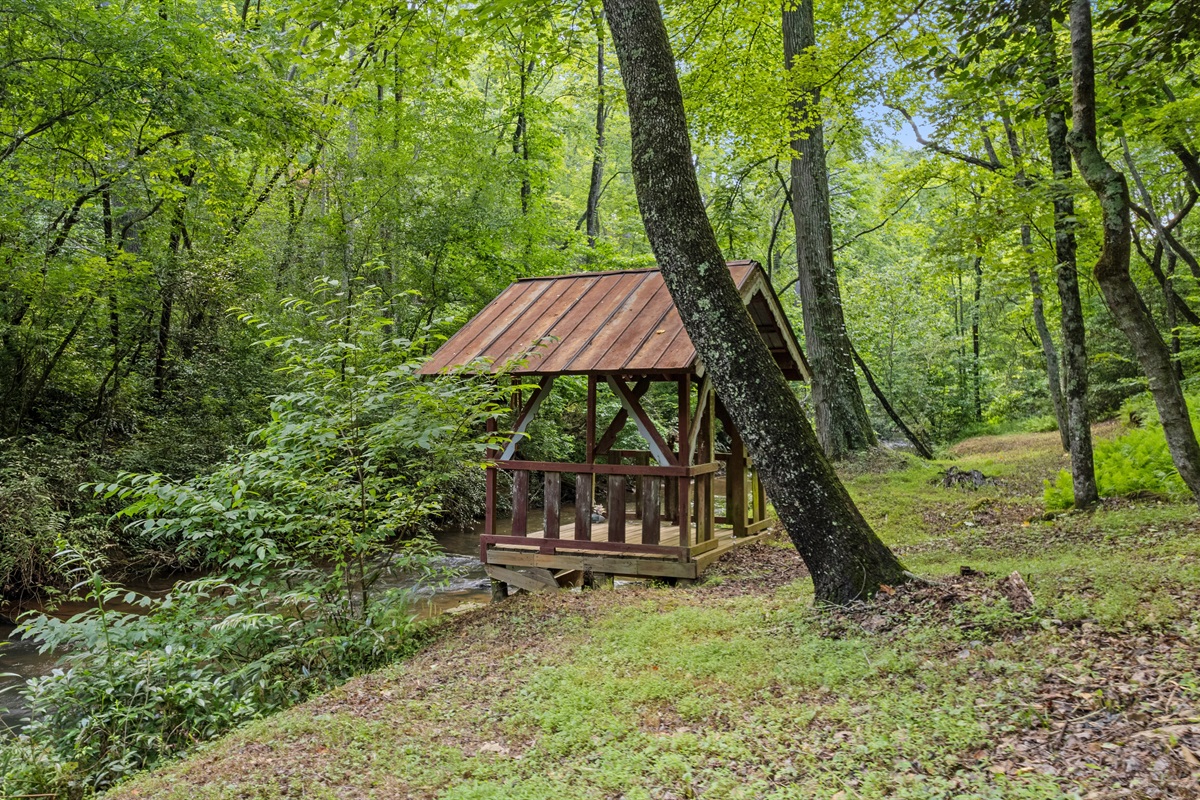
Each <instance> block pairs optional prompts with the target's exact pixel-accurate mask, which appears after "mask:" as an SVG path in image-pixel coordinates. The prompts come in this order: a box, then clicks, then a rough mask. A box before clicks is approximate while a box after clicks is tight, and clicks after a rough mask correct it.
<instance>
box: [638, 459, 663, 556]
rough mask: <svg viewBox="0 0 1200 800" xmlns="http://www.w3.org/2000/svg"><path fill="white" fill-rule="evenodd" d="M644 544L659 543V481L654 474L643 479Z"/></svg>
mask: <svg viewBox="0 0 1200 800" xmlns="http://www.w3.org/2000/svg"><path fill="white" fill-rule="evenodd" d="M641 486H642V491H641V498H640V499H641V504H640V506H641V511H642V544H658V541H659V530H660V528H659V524H660V523H659V514H658V510H659V497H660V495H659V489H658V487H659V482H658V478H655V477H654V476H653V475H647V476H645V477H643V478H642V480H641Z"/></svg>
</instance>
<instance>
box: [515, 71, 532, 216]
mask: <svg viewBox="0 0 1200 800" xmlns="http://www.w3.org/2000/svg"><path fill="white" fill-rule="evenodd" d="M517 68H518V71H519V72H520V75H521V89H520V91H521V95H520V99H519V101H518V105H517V126H516V128H515V129H514V130H513V140H512V151H513V155H515V156H520V157H521V213H522V214H528V213H529V196H530V195H531V194H533V186H532V185H531V184H530V182H529V130H528V128H529V121H528V120H527V119H526V117H525V98H526V95H527V94H528V78H529V72H532V71H533V59H532V58H531V59H530V60H529V67H528V70H529V72H527V71H526V67H525V56H524V54H523V53H522V56H521V59H520V61H519V62H518V64H517Z"/></svg>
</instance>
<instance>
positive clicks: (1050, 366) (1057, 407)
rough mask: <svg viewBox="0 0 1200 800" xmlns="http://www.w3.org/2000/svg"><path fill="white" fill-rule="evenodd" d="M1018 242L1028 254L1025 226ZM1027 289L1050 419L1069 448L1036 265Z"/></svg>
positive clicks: (1055, 358) (1055, 355) (1067, 449)
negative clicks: (1051, 410)
mask: <svg viewBox="0 0 1200 800" xmlns="http://www.w3.org/2000/svg"><path fill="white" fill-rule="evenodd" d="M1021 244H1022V245H1023V246H1024V248H1025V252H1026V253H1029V254H1030V255H1031V256H1032V251H1033V240H1032V238H1031V236H1030V231H1029V226H1028V225H1022V226H1021ZM1029 290H1030V292H1031V293H1032V295H1033V325H1034V327H1035V328H1037V333H1038V340H1039V341H1040V342H1041V343H1042V357H1043V358H1044V359H1045V360H1046V383H1047V384H1048V385H1049V387H1050V402H1051V403H1052V404H1053V405H1054V420H1055V423H1056V424H1057V425H1058V437H1059V440H1060V441H1061V442H1062V449H1063V452H1067V453H1069V452H1070V451H1071V426H1070V423H1069V422H1068V420H1067V405H1066V401H1065V400H1064V399H1063V393H1062V375H1061V374H1060V372H1059V368H1058V351H1057V350H1056V349H1055V347H1054V338H1053V337H1052V336H1051V335H1050V326H1049V325H1047V324H1046V301H1045V298H1044V297H1043V295H1042V279H1041V277H1040V276H1039V275H1038V271H1037V267H1036V266H1031V267H1030V268H1029Z"/></svg>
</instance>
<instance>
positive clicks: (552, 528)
mask: <svg viewBox="0 0 1200 800" xmlns="http://www.w3.org/2000/svg"><path fill="white" fill-rule="evenodd" d="M544 496H545V503H544V505H545V514H544V515H543V523H542V531H543V532H544V533H545V534H546V538H547V539H557V538H558V533H559V513H560V512H561V511H562V473H560V472H547V473H546V488H545V495H544Z"/></svg>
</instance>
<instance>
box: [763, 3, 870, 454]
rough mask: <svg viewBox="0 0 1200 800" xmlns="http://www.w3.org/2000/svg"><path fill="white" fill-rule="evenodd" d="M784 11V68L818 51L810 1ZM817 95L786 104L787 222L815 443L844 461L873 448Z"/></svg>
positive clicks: (807, 93)
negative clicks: (843, 286) (842, 279)
mask: <svg viewBox="0 0 1200 800" xmlns="http://www.w3.org/2000/svg"><path fill="white" fill-rule="evenodd" d="M790 5H791V4H790V3H785V4H784V10H783V59H784V68H785V69H787V70H789V71H790V70H791V69H792V65H793V64H794V63H795V60H796V57H797V56H798V55H801V54H803V52H804V51H805V50H806V49H807V48H810V47H812V46H814V45H815V44H816V33H815V31H814V26H813V0H801V1H800V2H799V3H798V4H797V5H796V6H795V8H791V7H790ZM820 99H821V98H820V91H819V90H818V89H808V90H805V91H803V92H801V93H800V94H798V95H796V96H795V98H794V99H793V100H792V105H791V116H792V120H791V124H792V125H793V128H794V133H793V135H794V136H795V139H794V140H793V141H792V150H793V151H794V152H795V154H796V155H795V156H794V157H793V158H792V216H793V218H794V219H795V222H796V260H797V269H798V271H799V276H798V280H797V292H798V293H799V295H800V307H801V311H802V312H803V315H804V346H805V349H806V350H807V353H808V361H809V364H810V365H811V366H812V373H813V379H812V399H813V409H814V412H815V415H816V422H817V438H818V439H819V440H820V442H821V447H822V448H823V449H824V450H825V454H826V455H827V456H829V457H830V458H833V459H838V458H842V457H843V456H846V455H848V454H849V453H852V452H854V451H856V450H865V449H867V448H869V447H874V446H875V445H876V444H877V441H876V439H875V432H874V431H873V430H872V429H871V420H870V418H869V417H868V416H867V407H866V405H865V404H864V403H863V398H862V392H861V391H860V390H859V387H858V377H857V376H856V375H855V373H854V358H853V356H851V354H850V339H849V336H847V334H846V320H845V316H844V314H843V313H842V295H841V290H840V289H839V287H838V278H837V270H836V269H835V268H834V264H833V228H832V225H831V223H830V219H829V171H828V168H827V167H826V165H825V136H824V128H823V127H822V125H821V120H820V116H819V114H820V112H819V108H818V106H819V103H820Z"/></svg>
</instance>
